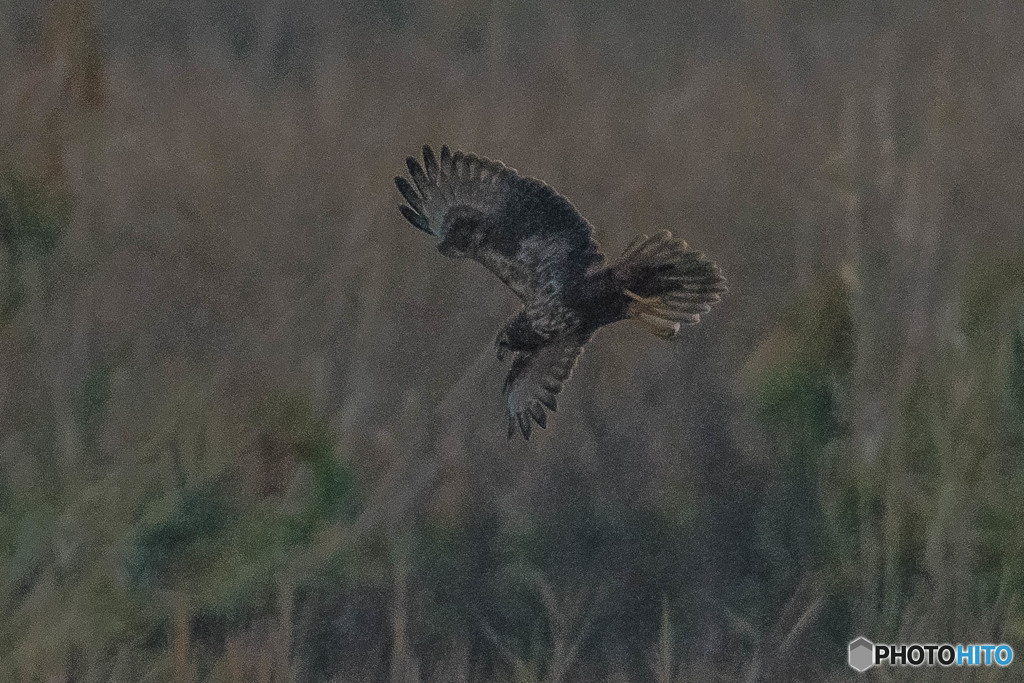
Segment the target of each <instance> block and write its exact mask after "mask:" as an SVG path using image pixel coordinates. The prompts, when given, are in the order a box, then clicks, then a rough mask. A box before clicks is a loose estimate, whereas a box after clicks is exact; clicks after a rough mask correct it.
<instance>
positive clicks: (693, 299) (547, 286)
mask: <svg viewBox="0 0 1024 683" xmlns="http://www.w3.org/2000/svg"><path fill="white" fill-rule="evenodd" d="M406 165H407V166H408V168H409V176H410V177H411V179H412V182H411V183H410V182H409V180H407V179H406V178H404V177H401V176H399V177H396V178H395V184H396V185H397V186H398V191H399V192H401V193H402V196H403V197H404V198H405V201H406V202H407V204H403V205H401V206H399V207H398V208H399V210H400V211H401V212H402V215H403V216H405V218H406V219H407V220H408V221H409V222H410V223H412V224H413V225H414V226H416V227H417V228H419V229H420V230H422V231H423V232H425V233H427V234H429V235H432V236H434V237H437V238H438V239H439V241H438V244H437V249H438V251H440V252H441V253H442V254H443V255H445V256H448V257H450V258H471V259H473V260H474V261H477V262H478V263H480V264H482V265H483V266H484V267H485V268H487V269H488V270H490V271H491V272H493V273H494V274H495V275H497V276H498V278H499V279H500V280H501V281H502V282H504V283H505V284H506V285H507V286H508V287H509V289H511V290H512V291H513V292H514V293H515V294H516V295H517V296H518V297H519V299H520V300H521V301H522V303H523V307H522V308H521V309H520V310H519V311H518V313H516V315H514V316H512V318H511V319H509V320H508V321H507V322H506V323H505V324H504V325H503V326H502V327H501V329H500V330H499V331H498V336H497V338H496V339H495V347H496V351H497V355H498V358H499V359H500V360H502V361H504V360H506V359H507V358H509V357H511V359H512V366H511V368H510V370H509V372H508V376H507V377H506V378H505V386H504V395H505V398H506V400H507V403H508V438H509V439H511V438H512V436H513V435H514V434H515V432H516V428H517V427H518V429H519V431H520V432H521V433H522V435H523V437H524V438H526V439H529V438H530V433H531V432H532V429H533V424H534V423H536V424H538V425H539V426H540V427H541V428H544V427H546V426H547V421H548V418H547V413H546V412H545V411H546V410H551V411H554V410H556V408H557V397H558V394H559V393H560V392H561V391H562V387H563V385H564V384H565V382H566V381H567V380H568V379H569V375H570V374H571V373H572V370H573V368H574V367H575V365H576V361H577V359H578V358H579V356H580V354H581V353H582V352H583V346H584V345H585V344H586V343H587V341H589V340H590V338H591V336H593V334H594V333H595V332H596V331H597V330H598V329H600V328H602V327H604V326H605V325H610V324H611V323H614V322H618V321H620V320H633V321H635V322H637V323H638V324H640V325H642V326H644V327H645V328H646V329H647V330H649V331H650V332H652V333H653V334H655V335H657V336H658V337H661V338H662V339H673V338H675V337H676V336H677V335H678V334H679V330H680V326H681V325H694V324H696V323H698V322H700V316H701V315H703V314H705V313H707V312H708V311H710V310H711V306H712V305H714V304H716V303H718V301H719V300H720V298H721V295H722V293H723V292H725V291H726V287H725V278H723V277H722V275H721V272H720V271H719V268H718V266H717V265H715V264H714V263H713V262H711V261H709V260H708V259H706V258H705V257H704V255H703V254H702V253H700V252H699V251H695V250H692V249H690V248H689V246H688V245H687V244H686V242H685V241H683V240H682V239H679V238H678V237H673V236H672V233H671V232H669V231H668V230H663V231H661V232H659V233H657V234H655V235H652V236H648V235H639V236H638V237H637V238H636V239H634V240H633V242H632V243H631V244H630V245H629V246H628V247H626V250H625V252H623V254H622V256H620V257H619V259H618V260H616V261H614V262H612V263H610V264H606V263H605V257H604V255H603V254H602V253H601V252H600V251H599V249H598V245H597V242H595V241H594V238H593V236H592V235H591V228H590V224H589V223H587V221H586V219H584V218H583V216H581V215H580V214H579V212H578V211H577V210H576V208H575V207H574V206H573V205H572V204H571V203H569V201H568V200H567V199H566V198H565V197H563V196H561V195H560V194H558V193H557V192H555V190H554V189H552V188H551V187H550V186H548V185H546V184H545V183H543V182H541V181H539V180H536V179H534V178H528V177H525V176H521V175H519V174H518V173H517V172H516V171H515V170H514V169H511V168H509V167H507V166H505V165H504V164H503V163H501V162H500V161H492V160H490V159H485V158H484V157H479V156H476V155H475V154H465V153H463V152H461V151H457V152H455V153H454V154H453V153H452V151H451V150H450V149H449V148H448V146H447V145H445V146H444V147H442V148H441V157H440V159H438V158H437V156H435V155H434V151H433V150H432V149H431V148H430V147H429V146H424V147H423V164H422V165H421V164H420V162H419V161H418V160H417V159H415V158H414V157H409V158H408V159H406Z"/></svg>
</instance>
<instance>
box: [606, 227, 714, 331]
mask: <svg viewBox="0 0 1024 683" xmlns="http://www.w3.org/2000/svg"><path fill="white" fill-rule="evenodd" d="M614 268H615V274H616V277H617V278H618V279H619V281H621V282H622V283H623V284H624V286H625V288H626V291H625V294H626V296H627V297H628V298H629V300H630V301H629V304H628V306H627V309H626V315H627V316H628V317H629V318H632V319H634V320H636V321H637V322H639V323H640V324H641V325H643V326H644V327H646V328H647V329H648V330H650V332H652V333H653V334H655V335H656V336H658V337H661V338H662V339H672V338H673V337H675V336H676V335H677V334H679V330H680V328H681V326H682V325H696V324H697V323H699V322H700V316H702V315H704V314H705V313H707V312H708V311H710V310H711V307H712V306H713V305H714V304H716V303H718V302H719V301H720V300H721V295H722V294H723V293H724V292H725V291H726V289H727V288H726V286H725V278H724V277H722V273H721V271H720V270H719V268H718V266H717V265H715V264H714V263H713V262H711V261H709V260H708V259H707V258H705V256H704V254H702V253H701V252H699V251H694V250H692V249H690V248H689V246H688V245H687V244H686V242H685V241H684V240H682V239H680V238H678V237H673V236H672V233H671V232H669V231H668V230H663V231H662V232H659V233H657V234H656V235H654V236H652V237H648V236H647V235H640V236H638V237H637V238H636V239H635V240H633V241H632V242H631V243H630V245H629V246H628V247H626V250H625V251H624V252H623V254H622V258H621V259H619V261H618V262H617V263H616V264H615V266H614Z"/></svg>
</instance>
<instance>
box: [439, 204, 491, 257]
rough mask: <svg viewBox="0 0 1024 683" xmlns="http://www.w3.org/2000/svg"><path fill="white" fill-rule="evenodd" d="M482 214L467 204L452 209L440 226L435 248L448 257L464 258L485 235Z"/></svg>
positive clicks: (478, 244) (481, 241) (480, 243)
mask: <svg viewBox="0 0 1024 683" xmlns="http://www.w3.org/2000/svg"><path fill="white" fill-rule="evenodd" d="M486 233H487V231H486V228H485V221H484V219H483V216H482V214H481V213H480V212H479V211H477V210H476V209H472V208H470V207H468V206H460V207H456V208H454V209H452V210H451V211H450V212H449V214H448V216H447V217H446V219H445V222H444V225H443V226H442V228H441V235H442V237H441V241H440V242H438V244H437V250H438V251H439V252H441V254H442V255H444V256H447V257H449V258H465V257H467V256H469V255H471V254H472V253H473V252H474V251H476V250H477V249H479V248H480V247H481V246H482V245H483V242H484V239H485V236H486Z"/></svg>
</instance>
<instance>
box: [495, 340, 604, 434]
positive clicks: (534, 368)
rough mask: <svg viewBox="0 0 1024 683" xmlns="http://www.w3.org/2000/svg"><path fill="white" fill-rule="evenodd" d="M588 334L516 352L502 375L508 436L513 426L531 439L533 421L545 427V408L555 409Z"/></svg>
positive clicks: (512, 432) (513, 430) (513, 431)
mask: <svg viewBox="0 0 1024 683" xmlns="http://www.w3.org/2000/svg"><path fill="white" fill-rule="evenodd" d="M589 338H590V334H584V333H578V332H577V333H572V334H568V335H565V336H563V337H559V338H557V339H554V340H552V341H551V342H550V343H549V344H547V345H545V346H543V347H541V348H540V349H538V350H537V351H534V352H529V353H526V352H524V353H519V354H517V355H516V358H515V360H514V361H513V362H512V368H511V369H510V370H509V372H508V376H507V377H506V378H505V398H506V399H507V401H508V438H510V439H511V438H512V436H513V435H515V432H516V429H517V428H518V429H519V431H520V432H521V433H522V435H523V437H524V438H526V439H529V438H530V434H531V432H532V431H533V423H537V424H538V425H540V427H541V429H543V428H545V427H547V423H548V419H547V413H545V409H547V410H551V411H554V410H556V409H557V408H558V394H559V393H560V392H561V391H562V387H563V386H564V384H565V383H566V382H567V381H568V380H569V376H570V375H571V374H572V371H573V368H575V367H576V361H577V360H578V359H579V357H580V354H581V353H583V345H584V344H586V343H587V340H588V339H589Z"/></svg>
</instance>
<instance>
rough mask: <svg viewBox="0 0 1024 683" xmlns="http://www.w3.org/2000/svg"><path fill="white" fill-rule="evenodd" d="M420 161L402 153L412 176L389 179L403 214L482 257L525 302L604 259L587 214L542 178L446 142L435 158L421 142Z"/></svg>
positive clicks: (555, 292) (549, 294)
mask: <svg viewBox="0 0 1024 683" xmlns="http://www.w3.org/2000/svg"><path fill="white" fill-rule="evenodd" d="M423 162H424V163H423V166H421V165H420V163H419V161H417V160H416V159H414V158H413V157H409V158H408V159H406V164H407V165H408V167H409V175H410V177H411V178H412V183H410V182H409V181H408V180H406V179H405V178H403V177H397V178H395V184H396V185H397V186H398V189H399V191H400V192H401V193H402V196H403V197H405V200H406V201H407V202H408V206H406V205H402V206H400V207H399V209H400V210H401V212H402V215H403V216H405V218H406V219H407V220H408V221H409V222H410V223H412V224H413V225H414V226H416V227H417V228H419V229H420V230H423V231H424V232H427V233H429V234H431V235H434V236H436V237H439V238H441V242H442V244H441V245H439V246H450V247H451V248H453V249H454V250H455V251H456V252H457V253H458V254H459V255H464V256H467V257H469V258H472V259H474V260H476V261H478V262H480V263H482V264H483V265H484V266H485V267H487V268H488V269H489V270H491V271H492V272H493V273H494V274H495V275H497V276H498V277H499V278H501V280H502V281H503V282H504V283H505V284H506V285H508V286H509V287H510V288H511V289H512V290H513V291H514V292H515V293H516V294H517V295H518V296H519V298H520V299H522V300H523V301H525V302H527V303H529V302H531V301H534V300H536V299H538V298H540V297H544V298H554V297H558V296H559V295H560V294H561V292H563V291H564V290H566V289H568V288H570V287H571V286H572V285H574V284H577V283H578V282H579V280H580V279H581V278H582V277H583V276H584V274H585V273H586V272H587V271H588V270H589V269H590V268H592V267H594V266H596V265H599V264H600V263H601V262H602V261H603V259H604V257H603V256H602V255H601V254H600V252H599V251H598V245H597V243H596V242H595V241H594V240H593V238H592V237H591V229H590V225H589V224H588V223H587V221H586V220H585V219H584V218H583V216H581V215H580V214H579V212H578V211H576V209H575V207H573V205H572V204H570V203H569V201H568V200H567V199H566V198H565V197H562V196H561V195H559V194H558V193H557V192H555V191H554V190H553V189H552V188H551V187H549V186H548V185H546V184H544V183H542V182H541V181H539V180H536V179H534V178H525V177H523V176H520V175H519V174H517V173H516V171H515V170H514V169H511V168H508V167H507V166H505V165H504V164H502V163H501V162H500V161H492V160H490V159H485V158H483V157H478V156H476V155H474V154H464V153H462V152H461V151H459V152H455V153H454V154H452V153H451V150H449V148H448V147H447V145H446V146H444V147H442V148H441V158H440V161H439V160H438V159H437V157H435V156H434V152H433V150H432V149H431V148H430V147H429V146H425V147H424V148H423ZM424 168H425V170H424ZM413 185H415V187H414V186H413Z"/></svg>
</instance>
